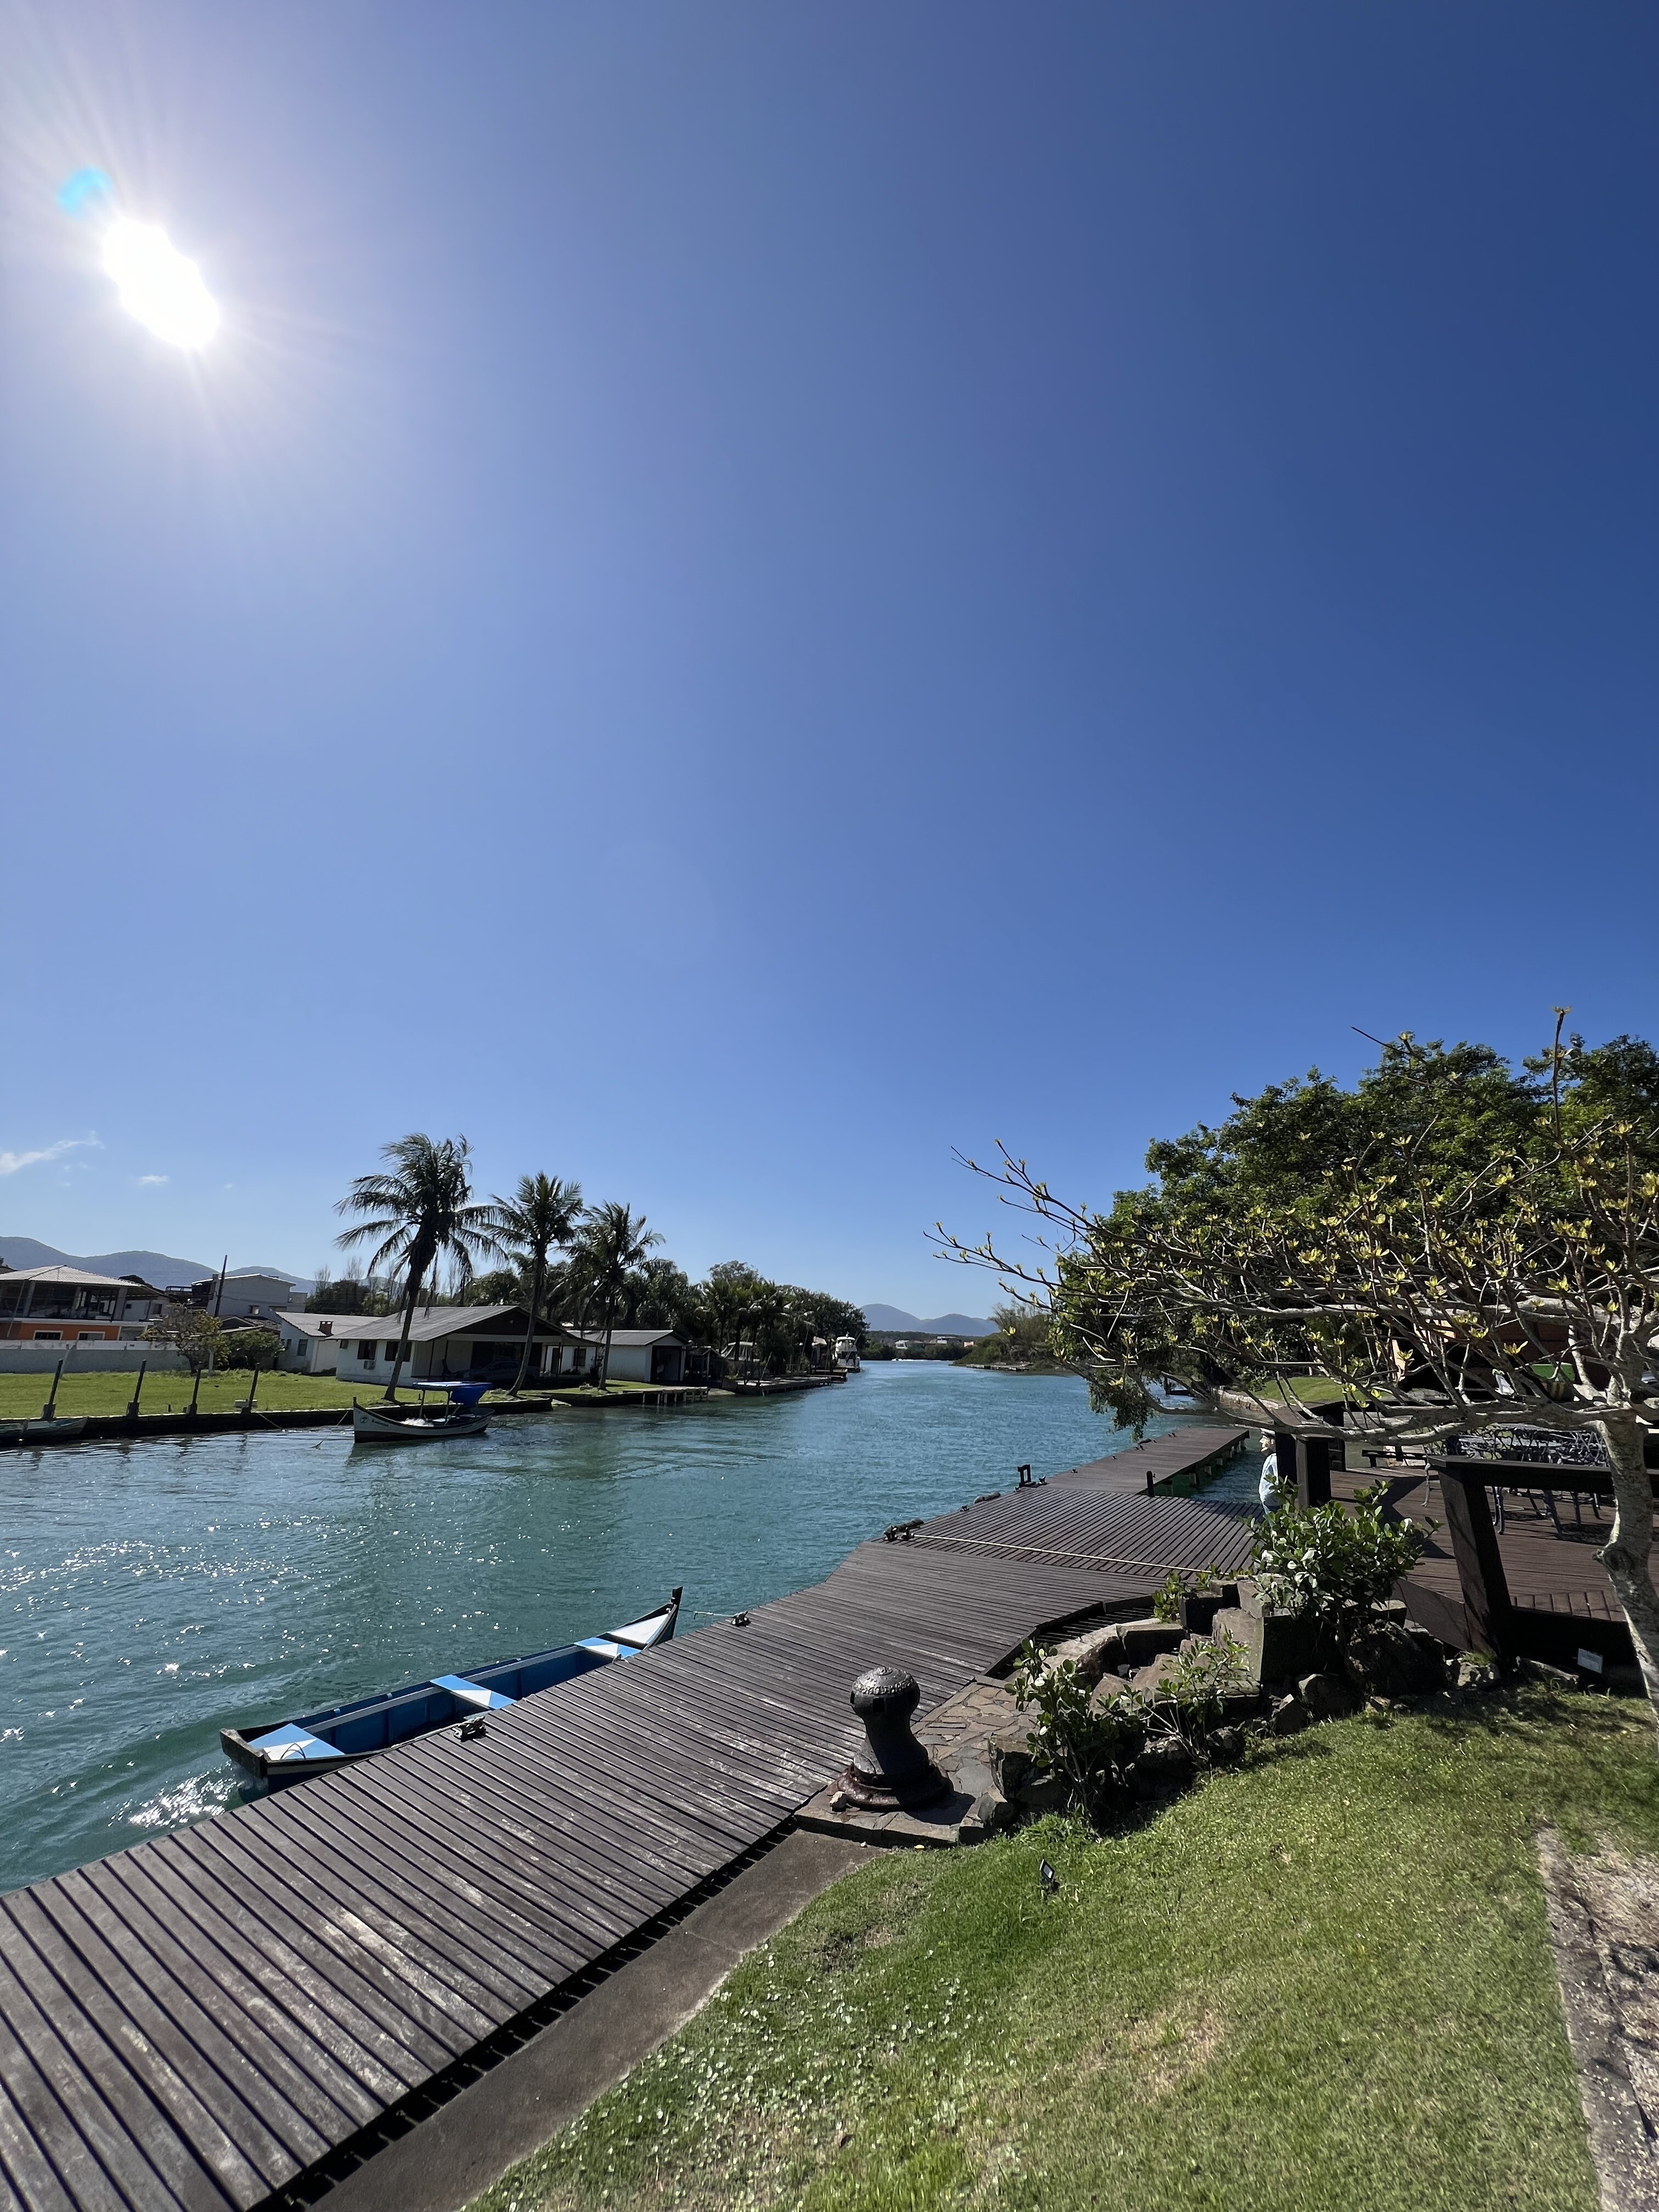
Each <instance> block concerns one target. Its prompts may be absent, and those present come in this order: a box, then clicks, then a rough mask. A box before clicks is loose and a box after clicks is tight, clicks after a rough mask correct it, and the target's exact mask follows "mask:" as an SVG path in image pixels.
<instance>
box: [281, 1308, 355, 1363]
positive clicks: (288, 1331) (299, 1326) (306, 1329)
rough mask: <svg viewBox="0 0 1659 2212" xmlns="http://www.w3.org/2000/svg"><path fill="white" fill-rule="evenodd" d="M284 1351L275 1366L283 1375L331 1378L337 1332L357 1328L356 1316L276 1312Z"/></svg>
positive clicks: (335, 1353) (337, 1343)
mask: <svg viewBox="0 0 1659 2212" xmlns="http://www.w3.org/2000/svg"><path fill="white" fill-rule="evenodd" d="M274 1323H275V1327H276V1334H278V1336H279V1337H281V1339H282V1342H283V1348H282V1350H281V1352H278V1354H277V1355H276V1364H277V1365H278V1366H279V1367H280V1368H281V1369H282V1370H283V1373H284V1374H285V1375H332V1374H333V1372H334V1370H335V1365H336V1363H337V1360H338V1358H339V1356H340V1342H339V1338H340V1333H341V1332H342V1331H343V1330H347V1329H352V1328H356V1327H357V1325H358V1316H356V1315H355V1314H314V1313H279V1314H277V1315H276V1316H274Z"/></svg>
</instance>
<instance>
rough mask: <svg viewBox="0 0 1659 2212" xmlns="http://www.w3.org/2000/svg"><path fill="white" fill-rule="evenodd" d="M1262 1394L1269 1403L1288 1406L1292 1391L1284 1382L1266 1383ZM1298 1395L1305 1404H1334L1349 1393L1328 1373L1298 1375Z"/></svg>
mask: <svg viewBox="0 0 1659 2212" xmlns="http://www.w3.org/2000/svg"><path fill="white" fill-rule="evenodd" d="M1261 1395H1262V1396H1263V1398H1265V1399H1266V1400H1267V1402H1268V1404H1269V1405H1279V1406H1286V1405H1289V1404H1290V1402H1291V1393H1290V1391H1289V1390H1288V1389H1286V1388H1285V1384H1284V1383H1265V1384H1264V1385H1263V1386H1262V1390H1261ZM1296 1395H1297V1398H1299V1399H1300V1400H1301V1401H1302V1403H1303V1404H1304V1406H1333V1405H1336V1404H1338V1403H1339V1402H1340V1401H1341V1400H1342V1399H1343V1398H1344V1397H1346V1395H1347V1393H1346V1389H1344V1387H1343V1385H1342V1384H1341V1383H1338V1382H1334V1380H1333V1379H1332V1378H1331V1376H1328V1375H1298V1376H1297V1378H1296Z"/></svg>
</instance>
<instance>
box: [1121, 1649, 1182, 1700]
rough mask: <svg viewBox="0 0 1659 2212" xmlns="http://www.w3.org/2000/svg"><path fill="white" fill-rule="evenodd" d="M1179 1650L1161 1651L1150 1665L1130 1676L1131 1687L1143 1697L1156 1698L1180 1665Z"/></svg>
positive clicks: (1137, 1669) (1140, 1668)
mask: <svg viewBox="0 0 1659 2212" xmlns="http://www.w3.org/2000/svg"><path fill="white" fill-rule="evenodd" d="M1180 1663H1181V1655H1180V1653H1179V1652H1178V1651H1161V1652H1159V1654H1158V1657H1157V1658H1156V1659H1154V1660H1153V1661H1152V1664H1151V1665H1150V1666H1147V1667H1139V1668H1136V1670H1135V1672H1134V1673H1133V1674H1131V1675H1130V1677H1129V1687H1130V1688H1131V1689H1132V1690H1133V1691H1135V1692H1137V1693H1138V1694H1139V1696H1141V1697H1143V1698H1150V1699H1156V1698H1158V1696H1159V1695H1160V1693H1161V1692H1162V1691H1163V1688H1164V1683H1165V1682H1166V1680H1168V1679H1169V1676H1170V1674H1171V1673H1173V1672H1174V1671H1175V1669H1176V1668H1178V1667H1179V1666H1180Z"/></svg>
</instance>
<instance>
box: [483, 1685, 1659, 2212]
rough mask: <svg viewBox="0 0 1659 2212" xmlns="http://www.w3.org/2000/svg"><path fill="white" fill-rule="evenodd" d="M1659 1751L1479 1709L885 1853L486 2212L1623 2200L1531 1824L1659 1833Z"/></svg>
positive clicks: (1640, 1723) (1463, 2208)
mask: <svg viewBox="0 0 1659 2212" xmlns="http://www.w3.org/2000/svg"><path fill="white" fill-rule="evenodd" d="M1646 1732H1647V1731H1646V1723H1645V1716H1644V1708H1643V1706H1642V1705H1640V1704H1634V1703H1628V1702H1624V1701H1619V1700H1614V1699H1603V1698H1594V1699H1592V1698H1587V1697H1581V1696H1576V1695H1568V1694H1557V1693H1555V1692H1551V1691H1545V1690H1539V1689H1534V1688H1530V1687H1527V1688H1522V1689H1516V1690H1510V1691H1508V1692H1501V1693H1497V1694H1488V1695H1485V1696H1482V1697H1480V1698H1471V1699H1467V1700H1457V1699H1453V1698H1451V1697H1449V1696H1448V1697H1446V1698H1443V1699H1437V1700H1436V1701H1434V1702H1433V1703H1431V1704H1430V1705H1426V1706H1425V1707H1424V1708H1422V1709H1421V1710H1419V1711H1412V1712H1406V1711H1399V1712H1397V1713H1396V1714H1395V1716H1393V1717H1390V1718H1386V1719H1383V1720H1382V1721H1380V1722H1379V1721H1377V1720H1375V1719H1372V1720H1366V1719H1354V1720H1351V1721H1343V1722H1338V1723H1333V1724H1331V1725H1329V1726H1328V1727H1325V1728H1322V1729H1319V1730H1317V1731H1316V1732H1314V1733H1312V1734H1310V1735H1303V1736H1298V1737H1294V1738H1291V1739H1289V1740H1286V1741H1282V1742H1277V1743H1270V1744H1267V1745H1265V1746H1263V1747H1261V1748H1260V1749H1259V1750H1258V1751H1257V1752H1256V1753H1255V1754H1254V1755H1253V1757H1252V1758H1251V1759H1250V1761H1249V1763H1248V1764H1247V1765H1244V1766H1243V1767H1242V1768H1239V1769H1237V1770H1235V1771H1231V1772H1227V1773H1225V1774H1220V1775H1217V1776H1216V1777H1214V1778H1212V1779H1211V1780H1210V1781H1208V1782H1207V1783H1206V1784H1205V1785H1204V1786H1203V1787H1202V1788H1201V1789H1200V1790H1198V1791H1196V1792H1195V1793H1194V1795H1192V1796H1188V1797H1186V1798H1183V1799H1181V1800H1178V1801H1177V1802H1175V1803H1173V1804H1171V1805H1170V1806H1169V1807H1168V1808H1166V1809H1164V1810H1163V1811H1161V1812H1158V1813H1157V1814H1155V1815H1152V1816H1151V1817H1148V1818H1146V1819H1145V1820H1144V1821H1143V1822H1141V1823H1140V1824H1139V1825H1135V1826H1127V1827H1125V1828H1123V1829H1122V1830H1121V1831H1120V1832H1112V1833H1107V1834H1097V1833H1095V1832H1092V1831H1091V1830H1090V1829H1088V1828H1086V1827H1085V1826H1081V1825H1079V1824H1073V1823H1070V1822H1062V1821H1060V1820H1058V1819H1050V1820H1045V1821H1042V1822H1041V1823H1039V1824H1037V1825H1036V1826H1034V1827H1032V1828H1030V1829H1027V1830H1024V1832H1020V1833H1019V1834H1017V1835H1015V1836H1012V1837H1009V1838H1002V1839H1000V1840H996V1841H993V1842H990V1843H987V1844H981V1845H980V1846H978V1847H977V1848H975V1850H971V1851H952V1852H940V1853H937V1854H934V1853H922V1852H910V1851H906V1852H902V1853H898V1852H895V1853H892V1854H890V1855H884V1857H882V1858H881V1859H880V1860H879V1861H878V1863H875V1864H874V1865H872V1866H871V1867H869V1868H867V1869H863V1870H861V1871H860V1872H859V1873H858V1874H856V1875H852V1876H850V1877H848V1879H847V1880H845V1881H842V1882H841V1883H839V1884H838V1885H837V1886H836V1887H835V1888H833V1889H832V1890H830V1891H829V1892H828V1893H826V1894H825V1895H824V1896H823V1897H822V1898H821V1899H818V1900H817V1903H815V1904H814V1905H811V1906H810V1907H809V1908H808V1910H807V1911H805V1913H804V1914H803V1915H802V1916H801V1917H800V1918H799V1920H798V1921H797V1922H796V1923H794V1924H793V1926H792V1927H790V1928H789V1929H787V1930H785V1931H784V1933H783V1934H782V1935H781V1936H779V1937H778V1938H776V1939H775V1941H774V1942H771V1943H769V1944H768V1945H767V1946H765V1947H764V1948H763V1949H762V1950H760V1951H758V1952H757V1953H756V1954H753V1955H752V1956H751V1957H750V1959H749V1960H747V1961H745V1962H744V1965H742V1966H740V1967H739V1968H738V1970H737V1972H735V1973H734V1974H733V1975H732V1977H731V1978H730V1979H729V1981H728V1982H727V1983H726V1984H725V1986H724V1988H723V1989H722V1990H721V1991H720V1994H719V1996H717V1997H715V1998H714V2000H713V2001H712V2002H710V2003H709V2004H708V2006H707V2007H706V2008H705V2009H704V2010H703V2012H702V2015H700V2016H699V2017H698V2018H697V2019H696V2021H693V2022H692V2023H691V2024H690V2026H689V2027H687V2028H685V2029H684V2031H682V2033H680V2034H679V2035H678V2036H677V2037H675V2038H674V2039H673V2040H672V2041H671V2043H669V2044H668V2045H666V2046H665V2048H664V2049H663V2050H662V2051H660V2052H659V2053H658V2054H657V2055H656V2056H655V2057H653V2058H651V2059H649V2060H647V2062H646V2063H644V2064H643V2065H642V2066H641V2067H640V2068H639V2069H636V2071H635V2073H634V2075H632V2076H631V2077H630V2078H629V2081H627V2082H625V2083H624V2084H623V2086H622V2087H620V2088H619V2089H617V2090H616V2091H614V2092H612V2093H611V2094H610V2095H608V2096H606V2097H605V2098H603V2099H601V2100H599V2103H598V2104H596V2105H595V2106H592V2109H591V2110H590V2111H589V2112H588V2113H587V2114H586V2117H585V2118H583V2119H582V2120H580V2121H579V2122H578V2123H576V2124H575V2125H574V2127H572V2128H570V2129H568V2130H566V2131H565V2132H564V2133H563V2134H562V2135H561V2136H559V2137H558V2138H557V2139H556V2141H555V2142H553V2143H552V2144H551V2145H550V2147H549V2148H548V2149H546V2150H545V2151H544V2152H542V2153H540V2154H538V2155H537V2156H536V2157H534V2158H532V2159H531V2160H527V2161H526V2163H525V2164H524V2165H522V2166H519V2167H518V2168H516V2169H515V2170H514V2171H513V2172H511V2173H510V2174H509V2175H507V2177H506V2178H505V2179H504V2180H503V2181H501V2183H500V2184H498V2185H496V2187H495V2188H494V2189H492V2190H490V2191H488V2192H487V2193H486V2195H485V2196H484V2197H482V2198H480V2199H479V2200H477V2208H476V2212H542V2209H543V2208H547V2212H551V2208H555V2207H556V2208H558V2212H599V2208H601V2207H603V2208H605V2212H647V2208H649V2209H650V2212H671V2208H680V2207H684V2208H688V2212H690V2208H696V2212H705V2208H706V2212H715V2208H721V2209H722V2212H723V2208H726V2207H728V2206H753V2207H762V2206H764V2207H777V2208H780V2212H781V2208H783V2207H800V2208H803V2212H809V2208H810V2212H899V2208H903V2212H935V2208H937V2212H945V2208H946V2207H959V2206H963V2205H987V2206H988V2205H999V2204H1001V2205H1016V2204H1017V2205H1018V2206H1020V2207H1022V2208H1025V2207H1030V2208H1034V2209H1035V2212H1085V2208H1089V2209H1090V2212H1092V2208H1097V2207H1101V2208H1106V2209H1107V2212H1152V2208H1159V2212H1176V2208H1180V2212H1284V2208H1285V2207H1286V2206H1288V2205H1295V2206H1296V2207H1297V2212H1351V2208H1352V2207H1353V2206H1355V2205H1362V2204H1363V2205H1364V2206H1365V2207H1366V2208H1367V2212H1514V2208H1519V2212H1595V2206H1596V2203H1597V2196H1596V2187H1595V2175H1594V2172H1593V2170H1592V2168H1591V2166H1590V2161H1589V2154H1588V2152H1587V2149H1586V2145H1585V2136H1584V2125H1583V2118H1582V2115H1581V2112H1580V2108H1579V2102H1578V2093H1577V2084H1576V2081H1575V2079H1574V2075H1573V2069H1572V2064H1571V2057H1570V2054H1569V2051H1568V2046H1567V2042H1566V2038H1565V2031H1564V2027H1563V2024H1562V2017H1561V2008H1560V2000H1559V1996H1558V1993H1557V1988H1556V1982H1555V1976H1554V1971H1553V1964H1552V1960H1551V1957H1550V1953H1549V1948H1548V1943H1547V1932H1546V1923H1545V1914H1544V1901H1543V1895H1542V1890H1541V1882H1540V1878H1539V1873H1538V1866H1537V1859H1536V1856H1535V1848H1536V1847H1535V1842H1534V1837H1535V1834H1536V1831H1537V1829H1538V1828H1539V1826H1541V1824H1544V1823H1550V1824H1553V1825H1554V1826H1557V1827H1559V1829H1560V1830H1561V1831H1562V1832H1563V1833H1564V1835H1565V1838H1566V1839H1567V1841H1568V1842H1569V1843H1570V1844H1572V1845H1574V1846H1575V1847H1586V1846H1588V1845H1589V1844H1592V1843H1594V1842H1595V1841H1596V1840H1598V1839H1601V1840H1606V1841H1607V1842H1610V1843H1612V1844H1616V1845H1619V1846H1620V1847H1623V1848H1626V1849H1632V1850H1644V1851H1653V1850H1656V1849H1659V1772H1656V1770H1655V1767H1654V1765H1653V1762H1652V1761H1651V1759H1644V1758H1643V1757H1641V1756H1640V1755H1639V1754H1640V1751H1641V1747H1642V1742H1643V1740H1644V1735H1645V1734H1646ZM1045 1857H1046V1858H1047V1859H1048V1861H1049V1862H1050V1863H1051V1864H1052V1866H1053V1868H1054V1870H1055V1872H1056V1874H1057V1875H1058V1878H1059V1887H1058V1888H1057V1890H1055V1891H1054V1892H1053V1893H1049V1892H1048V1891H1047V1890H1046V1889H1045V1887H1044V1886H1043V1884H1042V1881H1041V1879H1040V1863H1041V1862H1042V1860H1043V1859H1044V1858H1045Z"/></svg>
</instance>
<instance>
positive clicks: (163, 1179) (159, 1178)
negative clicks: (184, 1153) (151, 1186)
mask: <svg viewBox="0 0 1659 2212" xmlns="http://www.w3.org/2000/svg"><path fill="white" fill-rule="evenodd" d="M138 1180H139V1182H141V1183H145V1182H166V1181H167V1177H166V1176H139V1178H138Z"/></svg>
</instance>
